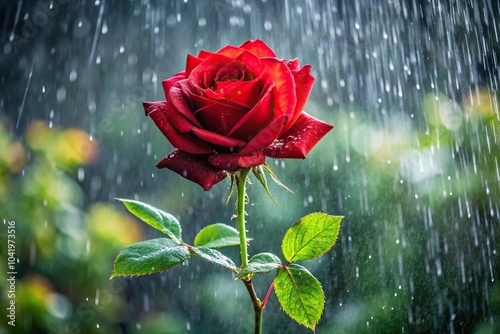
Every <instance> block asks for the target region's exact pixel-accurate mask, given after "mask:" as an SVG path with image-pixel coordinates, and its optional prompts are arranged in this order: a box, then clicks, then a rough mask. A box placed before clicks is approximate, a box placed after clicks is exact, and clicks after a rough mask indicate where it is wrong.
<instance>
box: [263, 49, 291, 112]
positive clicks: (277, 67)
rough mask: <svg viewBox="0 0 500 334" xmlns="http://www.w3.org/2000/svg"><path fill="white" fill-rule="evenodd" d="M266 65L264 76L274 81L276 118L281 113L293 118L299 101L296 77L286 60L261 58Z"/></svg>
mask: <svg viewBox="0 0 500 334" xmlns="http://www.w3.org/2000/svg"><path fill="white" fill-rule="evenodd" d="M261 62H262V64H264V65H265V66H266V69H265V70H264V72H263V78H264V79H267V80H270V81H272V82H274V84H275V86H274V88H273V93H274V99H273V100H274V115H273V118H274V119H276V118H278V117H280V116H281V115H286V116H288V117H289V118H292V115H293V112H294V110H295V105H296V103H297V97H296V93H295V85H294V78H293V76H292V72H291V71H290V69H289V68H288V67H287V66H286V64H285V62H284V61H282V60H279V59H276V58H261Z"/></svg>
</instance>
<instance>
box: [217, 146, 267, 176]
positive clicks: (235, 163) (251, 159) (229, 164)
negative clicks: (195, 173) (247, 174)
mask: <svg viewBox="0 0 500 334" xmlns="http://www.w3.org/2000/svg"><path fill="white" fill-rule="evenodd" d="M208 162H209V163H210V164H212V165H213V166H215V167H217V168H219V169H223V170H227V171H230V172H236V171H238V170H240V169H242V168H246V167H255V166H259V165H262V164H263V163H264V162H266V156H265V155H264V154H263V153H262V152H260V151H259V152H254V153H252V154H250V155H240V154H214V155H211V156H209V157H208Z"/></svg>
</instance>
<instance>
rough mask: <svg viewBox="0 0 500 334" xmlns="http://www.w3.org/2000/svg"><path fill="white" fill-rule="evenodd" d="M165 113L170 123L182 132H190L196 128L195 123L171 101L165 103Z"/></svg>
mask: <svg viewBox="0 0 500 334" xmlns="http://www.w3.org/2000/svg"><path fill="white" fill-rule="evenodd" d="M165 115H166V116H167V119H168V121H169V122H170V124H172V125H173V126H174V127H175V128H176V129H177V130H179V131H180V132H182V133H188V132H190V131H191V130H193V128H194V125H193V124H192V123H191V122H190V121H188V119H187V118H186V117H184V115H182V114H181V113H180V112H179V111H178V110H177V109H176V108H175V106H174V105H173V104H172V102H170V101H167V102H166V104H165Z"/></svg>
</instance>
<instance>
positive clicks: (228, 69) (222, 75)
mask: <svg viewBox="0 0 500 334" xmlns="http://www.w3.org/2000/svg"><path fill="white" fill-rule="evenodd" d="M254 78H255V75H254V74H253V72H252V71H251V70H250V69H249V68H248V66H246V65H245V64H244V63H242V62H241V61H238V60H235V61H232V62H230V63H226V64H225V66H223V67H221V68H220V69H219V70H218V71H217V73H216V74H215V77H214V84H215V86H216V85H217V82H225V81H249V80H253V79H254Z"/></svg>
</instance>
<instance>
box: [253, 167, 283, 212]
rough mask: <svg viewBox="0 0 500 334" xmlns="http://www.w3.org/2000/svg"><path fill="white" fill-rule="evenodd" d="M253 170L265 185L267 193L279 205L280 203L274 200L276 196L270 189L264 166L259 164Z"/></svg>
mask: <svg viewBox="0 0 500 334" xmlns="http://www.w3.org/2000/svg"><path fill="white" fill-rule="evenodd" d="M252 172H253V175H255V177H256V178H257V180H259V182H260V183H261V184H262V186H263V187H264V189H265V190H266V192H267V194H268V195H269V197H270V198H271V200H272V201H273V202H274V204H276V205H278V203H276V201H275V200H274V197H273V195H272V194H271V191H270V190H269V187H268V185H267V179H266V174H265V173H264V168H263V167H262V165H259V166H257V167H253V168H252Z"/></svg>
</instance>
